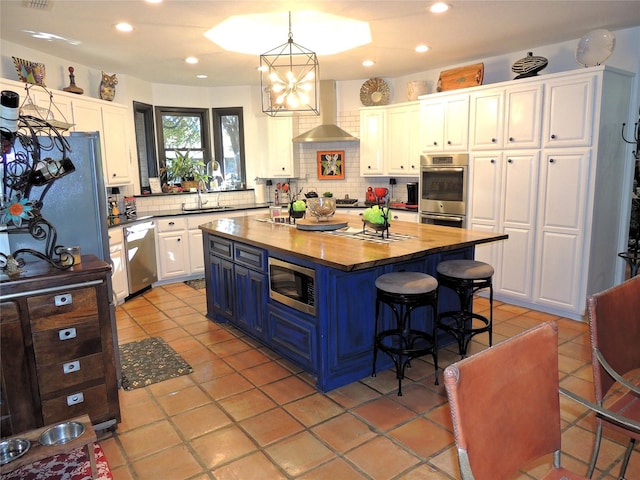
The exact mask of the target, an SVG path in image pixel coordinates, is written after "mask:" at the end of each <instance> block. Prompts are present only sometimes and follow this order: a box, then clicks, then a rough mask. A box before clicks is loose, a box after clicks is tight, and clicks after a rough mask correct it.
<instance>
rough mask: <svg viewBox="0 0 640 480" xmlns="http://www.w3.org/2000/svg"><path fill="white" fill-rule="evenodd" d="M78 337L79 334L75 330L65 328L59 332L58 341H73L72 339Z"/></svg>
mask: <svg viewBox="0 0 640 480" xmlns="http://www.w3.org/2000/svg"><path fill="white" fill-rule="evenodd" d="M77 336H78V332H77V330H76V329H75V328H73V327H71V328H64V329H62V330H58V339H59V340H71V339H72V338H76V337H77Z"/></svg>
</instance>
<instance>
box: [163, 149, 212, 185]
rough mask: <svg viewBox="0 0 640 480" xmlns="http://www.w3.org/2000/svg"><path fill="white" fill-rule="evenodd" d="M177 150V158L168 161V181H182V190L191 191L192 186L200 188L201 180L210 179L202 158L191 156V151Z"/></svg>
mask: <svg viewBox="0 0 640 480" xmlns="http://www.w3.org/2000/svg"><path fill="white" fill-rule="evenodd" d="M175 152H176V156H175V158H173V159H172V160H171V162H168V165H167V168H166V173H167V182H174V183H177V182H180V186H181V187H182V190H183V191H189V189H191V188H198V184H199V183H200V181H204V182H205V183H206V182H207V181H208V180H209V175H207V174H206V172H205V164H204V162H203V161H202V160H199V159H197V158H193V157H191V156H190V154H189V151H186V152H184V153H181V152H180V151H178V150H176V151H175Z"/></svg>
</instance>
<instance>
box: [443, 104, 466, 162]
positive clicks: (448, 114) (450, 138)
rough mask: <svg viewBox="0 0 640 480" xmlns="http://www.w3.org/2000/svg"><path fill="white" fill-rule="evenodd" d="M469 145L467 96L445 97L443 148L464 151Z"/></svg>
mask: <svg viewBox="0 0 640 480" xmlns="http://www.w3.org/2000/svg"><path fill="white" fill-rule="evenodd" d="M468 145H469V97H468V96H467V95H464V96H459V97H455V98H450V99H447V103H446V109H445V117H444V150H445V151H455V152H466V151H467V148H468Z"/></svg>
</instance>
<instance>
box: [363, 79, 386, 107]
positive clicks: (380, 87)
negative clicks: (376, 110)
mask: <svg viewBox="0 0 640 480" xmlns="http://www.w3.org/2000/svg"><path fill="white" fill-rule="evenodd" d="M390 95H391V91H390V89H389V85H387V82H385V81H384V80H383V79H381V78H377V77H376V78H370V79H369V80H367V81H366V82H364V83H363V84H362V87H360V101H361V102H362V104H363V105H364V106H365V107H374V106H376V105H386V104H388V103H389V96H390Z"/></svg>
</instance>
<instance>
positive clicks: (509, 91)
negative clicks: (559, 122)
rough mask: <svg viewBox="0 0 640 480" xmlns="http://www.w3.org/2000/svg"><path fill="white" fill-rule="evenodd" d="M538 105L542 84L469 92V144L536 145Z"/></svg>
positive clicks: (488, 147)
mask: <svg viewBox="0 0 640 480" xmlns="http://www.w3.org/2000/svg"><path fill="white" fill-rule="evenodd" d="M541 108H542V85H529V86H526V87H506V88H499V89H495V90H487V91H482V92H479V93H474V94H472V95H471V115H470V117H471V120H470V137H471V138H470V141H469V142H470V145H469V148H470V149H471V150H495V149H499V148H520V149H521V148H539V146H540V129H541V124H542V116H541Z"/></svg>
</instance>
